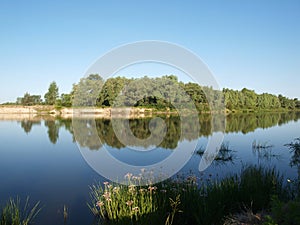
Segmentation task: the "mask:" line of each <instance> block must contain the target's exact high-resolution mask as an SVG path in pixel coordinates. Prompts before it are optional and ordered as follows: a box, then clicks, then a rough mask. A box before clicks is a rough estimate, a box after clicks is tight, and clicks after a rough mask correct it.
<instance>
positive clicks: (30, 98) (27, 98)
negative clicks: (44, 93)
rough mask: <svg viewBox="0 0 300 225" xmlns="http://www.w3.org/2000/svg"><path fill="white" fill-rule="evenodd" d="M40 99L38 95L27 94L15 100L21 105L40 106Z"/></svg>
mask: <svg viewBox="0 0 300 225" xmlns="http://www.w3.org/2000/svg"><path fill="white" fill-rule="evenodd" d="M41 102H42V99H41V96H40V95H30V94H29V93H28V92H26V93H25V94H24V96H23V97H22V98H18V99H17V103H21V104H22V105H27V106H29V105H38V104H41Z"/></svg>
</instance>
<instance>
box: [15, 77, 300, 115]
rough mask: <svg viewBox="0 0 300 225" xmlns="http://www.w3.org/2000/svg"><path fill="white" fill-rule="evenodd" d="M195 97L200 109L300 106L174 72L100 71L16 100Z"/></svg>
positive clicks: (74, 102) (140, 103) (137, 101)
mask: <svg viewBox="0 0 300 225" xmlns="http://www.w3.org/2000/svg"><path fill="white" fill-rule="evenodd" d="M187 97H188V98H189V99H192V101H193V103H194V105H195V107H196V108H197V110H198V111H200V112H201V111H209V110H217V109H222V108H223V109H224V106H225V108H226V109H228V110H232V111H234V110H238V111H239V110H242V111H243V110H247V111H257V110H278V109H279V110H280V109H283V110H294V109H300V101H299V100H298V99H297V98H294V99H290V98H287V97H285V96H283V95H281V94H280V95H278V96H276V95H273V94H269V93H262V94H257V93H256V92H255V91H254V90H250V89H247V88H243V89H242V90H240V91H239V90H232V89H228V88H224V89H223V90H222V91H220V90H214V89H213V88H212V87H207V86H201V85H199V84H197V83H192V82H188V83H183V82H180V81H178V78H177V77H176V76H175V75H165V76H162V77H156V78H149V77H147V76H145V77H142V78H130V79H129V78H125V77H113V78H109V79H107V80H106V81H105V82H104V80H103V79H102V77H101V76H100V75H98V74H90V75H89V76H87V77H84V78H81V79H80V81H79V82H78V83H77V84H73V88H72V91H71V92H70V93H62V94H61V95H60V96H59V92H58V86H57V84H56V82H54V81H53V82H52V83H51V84H50V86H49V88H48V92H47V93H46V94H45V96H44V98H45V102H42V100H41V96H40V95H30V94H29V93H27V92H26V93H25V94H24V96H23V97H21V98H18V99H17V103H18V104H22V105H35V104H48V105H54V104H57V105H59V106H65V107H71V106H98V107H112V106H134V107H150V108H155V109H159V110H164V109H174V108H176V107H174V105H176V104H177V106H178V105H184V104H183V103H184V102H186V101H187V100H186V98H187Z"/></svg>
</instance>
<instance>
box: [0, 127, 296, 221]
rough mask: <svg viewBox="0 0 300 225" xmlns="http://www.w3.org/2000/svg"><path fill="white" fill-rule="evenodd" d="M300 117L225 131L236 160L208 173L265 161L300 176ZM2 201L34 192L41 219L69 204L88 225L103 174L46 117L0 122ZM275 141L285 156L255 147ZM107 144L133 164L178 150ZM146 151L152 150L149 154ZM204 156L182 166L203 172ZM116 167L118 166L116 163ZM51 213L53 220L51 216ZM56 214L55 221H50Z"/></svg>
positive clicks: (203, 140) (66, 133) (204, 141)
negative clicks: (53, 134) (52, 136)
mask: <svg viewBox="0 0 300 225" xmlns="http://www.w3.org/2000/svg"><path fill="white" fill-rule="evenodd" d="M299 125H300V122H299V121H298V122H294V121H290V122H289V123H286V124H283V125H281V126H273V127H271V128H267V129H262V128H257V129H256V130H255V131H254V132H249V133H247V134H243V133H241V132H238V133H228V134H225V138H224V142H225V143H228V144H229V148H230V149H233V150H234V152H233V153H232V154H233V156H234V159H235V160H234V161H233V162H227V163H221V162H219V163H217V162H213V164H212V165H211V166H210V167H209V168H208V169H207V170H205V171H204V176H205V177H208V176H209V174H212V176H213V177H217V176H218V177H224V176H226V175H228V174H232V173H235V172H240V170H241V168H242V166H243V165H246V164H258V163H261V164H263V165H266V166H276V168H277V169H278V170H280V172H281V173H282V174H284V175H285V176H286V177H290V178H295V177H296V175H297V168H295V167H294V168H291V167H290V166H289V160H290V157H291V155H290V154H289V150H288V148H287V147H285V146H284V144H287V143H290V142H291V141H293V139H294V138H296V137H300V133H299V130H300V129H299V128H300V126H299ZM0 133H1V135H0V143H1V145H0V179H1V185H0V204H2V203H3V201H6V200H7V199H8V198H9V197H10V196H13V197H15V196H17V195H18V196H20V197H22V198H23V199H24V198H25V197H26V196H27V195H29V196H30V197H31V199H32V201H37V200H40V201H41V203H42V205H44V206H45V207H44V209H43V211H42V212H41V214H40V217H39V218H38V220H37V221H36V222H37V224H45V225H47V224H58V223H61V221H62V218H63V217H62V214H61V211H62V207H63V205H64V204H66V205H67V206H68V208H69V210H70V212H71V213H72V216H71V221H70V224H85V223H87V221H89V220H91V219H92V217H91V214H90V212H89V209H88V208H87V207H86V202H87V201H89V196H88V195H89V185H91V184H93V183H94V182H95V181H99V180H102V181H103V178H102V177H101V176H99V175H98V174H97V173H96V172H94V171H93V170H92V169H91V168H90V167H89V166H88V165H87V163H86V162H85V161H84V159H83V158H82V156H81V154H80V151H79V150H78V147H77V145H76V143H74V142H73V137H72V134H71V133H70V132H69V131H68V130H66V129H65V128H63V127H61V128H60V129H59V137H58V139H57V142H56V143H55V144H53V143H51V142H50V141H49V138H48V127H46V126H45V123H44V122H43V121H42V122H41V123H40V124H35V125H33V126H32V127H31V130H30V132H27V133H25V132H24V130H23V129H22V128H21V123H20V122H15V121H0ZM254 140H256V141H258V142H260V143H265V142H267V144H270V145H273V146H274V147H273V148H272V149H271V151H272V154H278V155H280V157H279V159H276V158H271V160H265V159H264V158H261V159H259V158H258V157H257V154H255V153H253V151H252V142H253V141H254ZM206 144H207V138H206V137H201V138H199V141H198V148H200V147H204V148H205V147H206ZM105 148H106V149H107V150H108V151H109V153H110V154H111V155H112V156H114V157H115V158H116V159H118V160H120V161H123V162H127V163H129V164H136V165H147V164H150V163H155V162H159V161H161V160H163V159H166V158H167V157H168V156H169V155H170V154H172V152H173V151H174V150H169V149H167V150H166V149H164V148H157V149H155V150H151V151H147V152H138V151H136V150H131V149H129V148H126V147H124V148H120V149H117V148H113V147H111V146H108V145H107V144H106V145H105ZM145 153H146V154H145ZM200 159H201V156H199V155H196V154H195V155H194V156H193V157H192V158H191V159H190V160H189V162H188V163H187V164H186V165H185V166H184V168H183V169H182V170H181V173H184V174H187V173H189V172H190V171H192V172H193V173H194V174H196V175H197V176H200V173H199V172H198V166H199V163H200ZM111 169H112V170H113V169H114V168H111ZM45 218H47V219H45ZM49 218H51V220H49Z"/></svg>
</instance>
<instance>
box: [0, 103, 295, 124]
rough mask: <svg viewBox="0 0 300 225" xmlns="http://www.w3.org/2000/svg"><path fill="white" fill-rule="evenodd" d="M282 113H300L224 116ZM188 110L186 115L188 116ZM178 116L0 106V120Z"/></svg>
mask: <svg viewBox="0 0 300 225" xmlns="http://www.w3.org/2000/svg"><path fill="white" fill-rule="evenodd" d="M284 112H287V113H288V112H300V111H299V110H283V109H278V110H258V111H254V110H246V109H245V110H228V109H226V110H225V113H224V114H225V115H230V114H244V113H246V114H247V113H284ZM189 113H191V112H189V111H188V110H187V111H186V115H188V114H189ZM209 113H212V114H215V113H220V112H211V111H204V112H199V114H209ZM176 114H177V115H178V112H177V111H171V110H166V111H159V110H157V109H154V108H140V107H128V108H110V107H107V108H98V107H84V108H72V107H71V108H67V107H62V108H57V107H55V106H49V105H34V106H22V105H0V120H15V119H21V120H30V119H33V118H39V117H49V118H57V117H61V118H64V119H70V118H91V117H93V118H99V119H101V118H103V119H110V118H129V119H131V118H146V117H152V116H153V115H167V116H171V115H176Z"/></svg>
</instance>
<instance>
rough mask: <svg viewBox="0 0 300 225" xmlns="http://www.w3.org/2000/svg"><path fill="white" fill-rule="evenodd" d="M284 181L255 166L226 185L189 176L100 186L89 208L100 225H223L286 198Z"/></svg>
mask: <svg viewBox="0 0 300 225" xmlns="http://www.w3.org/2000/svg"><path fill="white" fill-rule="evenodd" d="M282 181H283V178H282V177H281V176H280V175H279V173H278V172H276V171H275V169H265V168H263V167H254V166H250V167H247V168H245V169H244V170H243V171H242V172H241V174H240V175H234V176H230V177H228V178H225V179H223V180H221V181H210V180H205V181H203V180H202V181H201V180H200V179H199V178H197V177H195V176H189V177H187V178H186V179H183V178H182V179H176V180H168V181H165V182H163V183H160V184H157V185H156V186H148V187H144V186H139V185H138V184H137V182H135V181H132V183H131V185H129V186H123V185H118V184H109V183H105V184H104V187H103V186H102V185H100V184H97V185H94V186H92V187H91V198H92V201H91V203H90V204H89V207H90V209H91V210H92V212H93V214H94V215H95V217H96V218H97V219H98V224H174V225H175V224H181V225H182V224H223V223H224V221H225V220H226V217H227V216H229V215H231V214H234V213H237V212H240V211H241V210H242V209H245V208H249V209H251V210H252V211H253V212H254V213H256V212H258V211H261V210H263V209H270V208H271V207H272V205H271V203H272V198H273V196H280V198H284V196H287V195H286V192H285V189H284V188H283V182H282Z"/></svg>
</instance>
